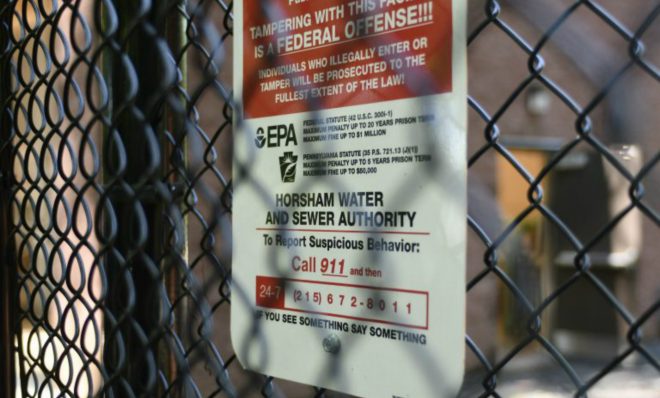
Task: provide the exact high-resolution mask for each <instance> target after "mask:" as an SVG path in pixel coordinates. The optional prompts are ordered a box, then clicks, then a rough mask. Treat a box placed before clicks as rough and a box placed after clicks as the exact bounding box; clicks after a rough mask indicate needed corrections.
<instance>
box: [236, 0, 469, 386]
mask: <svg viewBox="0 0 660 398" xmlns="http://www.w3.org/2000/svg"><path fill="white" fill-rule="evenodd" d="M235 7H236V10H235V11H236V14H235V15H236V17H235V21H236V29H235V35H236V40H237V41H238V43H240V44H239V45H238V46H237V49H238V53H237V54H236V55H235V57H234V63H235V65H234V71H235V74H234V92H235V94H236V96H237V98H235V100H236V101H237V102H238V103H242V104H244V108H243V109H242V111H241V112H242V113H240V114H239V115H238V118H237V120H236V129H237V132H238V134H236V136H235V137H236V138H235V140H234V145H235V151H234V153H235V164H236V165H237V166H238V165H243V166H244V165H248V167H249V172H248V173H245V174H239V175H237V176H236V177H235V180H234V183H235V190H234V199H235V200H234V208H233V215H234V224H233V225H234V251H233V261H234V264H233V268H232V273H233V280H234V282H235V286H238V287H240V288H242V289H244V290H243V291H242V294H237V295H235V296H234V300H233V301H232V318H231V319H232V324H231V330H232V342H233V344H234V348H235V351H236V354H237V357H238V359H239V361H240V362H241V364H242V365H243V366H244V367H246V368H249V369H251V370H254V371H257V372H262V373H264V374H268V375H270V376H275V377H280V378H284V379H288V380H293V381H297V382H302V383H307V384H310V385H315V386H321V387H324V388H328V389H332V390H337V391H342V392H346V393H350V394H354V395H359V396H369V397H371V396H398V397H438V396H441V397H442V396H452V395H455V393H456V392H457V391H458V389H459V387H460V384H461V381H462V377H463V369H462V364H463V359H464V358H463V355H464V353H463V338H464V332H465V330H464V316H465V315H464V307H465V297H464V296H465V293H464V289H463V286H465V283H464V282H465V281H464V278H465V243H466V226H465V217H466V188H465V187H466V165H465V161H464V159H465V152H466V148H465V147H466V119H467V117H466V113H467V109H466V107H467V105H466V103H467V101H466V97H467V95H466V65H465V52H466V49H465V46H466V44H465V43H466V37H465V19H466V16H465V13H466V9H465V2H462V1H453V0H409V1H394V0H355V1H337V0H321V1H293V0H274V1H269V2H262V1H259V0H246V1H244V2H239V3H236V4H235ZM256 187H259V188H258V189H255V188H256ZM403 197H405V198H414V200H401V198H403ZM374 358H379V359H380V360H379V361H374V360H373V359H374ZM329 369H335V370H336V371H329Z"/></svg>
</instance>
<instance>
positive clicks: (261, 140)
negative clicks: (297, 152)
mask: <svg viewBox="0 0 660 398" xmlns="http://www.w3.org/2000/svg"><path fill="white" fill-rule="evenodd" d="M254 144H255V145H256V146H257V148H264V147H267V148H279V147H281V146H289V145H298V140H297V139H296V131H295V130H294V128H293V123H291V124H288V125H287V124H280V125H276V126H268V127H266V128H263V127H259V128H258V129H257V137H256V138H255V139H254Z"/></svg>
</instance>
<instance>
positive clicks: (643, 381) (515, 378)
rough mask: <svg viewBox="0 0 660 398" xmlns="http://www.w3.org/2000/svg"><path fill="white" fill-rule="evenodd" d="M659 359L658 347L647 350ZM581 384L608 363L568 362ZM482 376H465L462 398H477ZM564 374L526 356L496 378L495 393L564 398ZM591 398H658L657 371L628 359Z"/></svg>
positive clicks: (510, 397) (567, 389) (567, 385)
mask: <svg viewBox="0 0 660 398" xmlns="http://www.w3.org/2000/svg"><path fill="white" fill-rule="evenodd" d="M649 348H650V349H651V351H652V354H653V355H654V357H655V358H656V360H658V359H660V343H656V344H653V345H652V346H650V347H649ZM567 359H568V360H569V362H570V363H571V365H572V366H573V367H574V369H575V371H576V372H577V374H578V375H579V376H580V378H581V379H582V380H583V381H585V382H586V381H587V380H589V379H591V377H593V376H594V375H595V374H597V373H598V372H599V371H600V370H601V369H603V367H605V366H606V365H607V363H608V361H607V360H606V359H589V358H584V357H582V358H580V357H569V358H567ZM483 378H484V373H483V372H475V373H470V374H468V375H466V378H465V383H464V387H463V391H462V393H461V395H460V397H461V398H468V397H469V398H474V397H478V396H480V395H481V394H482V393H483V392H484V389H483V387H481V381H482V380H483ZM575 390H576V388H575V386H574V385H573V383H572V382H571V380H570V379H569V377H568V376H567V375H566V373H565V372H564V371H563V370H562V369H561V367H559V365H557V363H556V362H555V361H554V360H553V359H552V358H550V357H549V356H548V355H542V354H529V355H525V356H521V357H520V358H514V360H512V361H511V362H510V363H509V364H507V366H506V367H505V368H504V370H503V371H502V372H501V373H500V374H499V375H498V378H497V389H496V391H497V393H498V394H499V395H500V396H501V397H506V398H563V397H572V396H574V394H575ZM588 397H590V398H660V370H659V369H656V368H655V367H654V366H652V365H651V364H650V363H649V362H648V361H646V360H644V358H643V357H641V356H640V355H637V354H635V355H633V356H631V357H629V358H627V359H626V360H625V361H624V362H623V363H622V364H620V365H619V366H617V367H616V368H614V369H613V370H612V371H611V372H610V373H609V374H607V375H606V376H605V377H603V378H602V379H600V381H599V382H598V383H596V384H595V385H594V386H593V387H592V388H591V389H590V390H589V391H588Z"/></svg>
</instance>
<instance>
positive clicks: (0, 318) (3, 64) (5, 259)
mask: <svg viewBox="0 0 660 398" xmlns="http://www.w3.org/2000/svg"><path fill="white" fill-rule="evenodd" d="M11 15H12V14H11V6H10V5H7V6H3V7H2V8H0V369H1V374H0V395H2V396H4V397H7V398H9V397H13V396H14V394H15V388H16V379H15V376H16V372H15V366H16V363H15V359H14V358H15V357H14V348H15V342H14V337H15V333H14V332H15V327H16V306H17V303H18V297H17V290H16V281H17V276H16V272H17V271H16V262H15V261H14V260H13V259H14V250H13V242H12V241H11V235H10V228H11V195H12V189H11V185H10V182H11V174H12V142H11V141H12V133H11V131H12V116H11V114H10V109H11V108H10V107H9V106H8V102H9V97H10V87H11V75H10V74H9V71H10V68H9V63H10V52H9V46H10V35H11V26H12V25H11Z"/></svg>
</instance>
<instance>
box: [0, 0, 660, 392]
mask: <svg viewBox="0 0 660 398" xmlns="http://www.w3.org/2000/svg"><path fill="white" fill-rule="evenodd" d="M620 3H621V2H616V1H607V2H606V1H604V0H603V1H601V2H597V1H568V0H566V1H538V2H528V1H523V0H510V1H504V0H502V1H494V0H489V1H481V2H479V1H471V2H470V5H469V9H470V10H469V11H470V14H469V15H470V17H469V20H470V24H469V29H470V32H471V33H470V35H469V40H468V45H469V47H468V50H469V60H468V61H469V76H470V93H469V98H468V99H467V101H468V102H469V107H470V113H471V114H470V128H469V132H468V143H469V148H470V153H469V159H468V160H467V162H468V165H469V174H470V175H469V185H470V189H469V196H470V201H469V213H470V215H469V217H468V220H467V223H468V224H469V235H470V236H469V249H468V252H469V253H468V259H469V264H468V281H469V282H468V284H467V287H466V289H467V301H468V318H467V319H468V325H467V328H468V335H467V336H466V350H467V357H468V358H467V360H468V368H469V370H470V372H469V373H468V376H467V377H466V379H465V383H464V386H463V392H462V395H463V396H482V397H499V396H503V395H502V394H504V393H503V392H502V391H503V390H502V378H503V375H505V374H506V372H507V370H508V369H509V368H510V367H512V366H513V365H512V364H513V363H514V362H516V360H517V359H519V358H522V357H528V356H529V355H530V353H531V354H539V353H540V354H541V355H544V356H546V357H548V358H550V363H551V368H552V369H553V370H552V372H555V373H556V374H558V375H559V376H558V379H557V387H558V388H559V389H560V391H563V392H564V393H566V394H572V395H575V396H587V394H589V393H590V392H591V391H593V390H594V389H597V387H598V386H599V383H601V382H602V381H603V379H605V378H607V376H608V375H610V374H611V373H613V372H615V371H616V370H617V369H618V368H620V367H621V366H624V365H623V364H624V363H625V362H626V361H628V360H630V359H631V358H633V357H634V358H636V360H638V361H641V362H642V363H644V364H646V365H648V366H650V367H651V368H652V370H653V372H652V376H651V377H654V378H658V376H660V355H659V353H658V351H657V350H655V351H654V348H653V346H652V343H653V341H655V340H657V338H658V323H659V322H658V317H659V313H660V290H658V286H659V284H658V281H659V279H658V277H657V275H656V274H658V272H657V270H658V265H657V258H658V257H657V256H658V255H659V254H660V253H658V251H657V248H656V247H655V246H657V245H656V244H655V242H657V239H658V238H659V237H660V235H659V234H658V225H659V224H660V218H659V215H658V211H657V209H658V206H659V205H660V201H659V199H660V190H659V186H660V184H658V182H659V180H660V174H659V170H660V168H659V167H658V162H659V160H660V152H659V146H658V137H659V135H658V133H657V125H658V122H660V120H659V119H658V112H657V108H658V105H659V104H660V96H659V91H658V90H657V87H658V86H657V85H658V81H659V80H660V74H659V70H658V67H657V65H658V63H659V62H660V46H659V45H658V43H660V41H659V40H658V39H659V38H660V28H659V27H658V25H659V24H658V19H659V18H658V16H659V15H660V4H658V2H657V1H639V2H634V3H635V4H634V5H633V4H632V3H630V2H626V3H627V4H625V5H621V4H620ZM268 4H269V3H268V2H267V1H264V4H263V7H264V9H268V8H269V5H268ZM232 27H233V14H232V3H231V2H230V1H222V0H213V1H211V0H185V1H183V0H179V1H172V0H163V1H148V0H139V1H136V0H90V1H81V0H77V1H74V0H72V1H57V0H20V1H19V0H9V1H5V2H3V3H2V4H1V5H0V172H1V174H0V181H1V182H2V185H1V186H2V188H1V189H0V206H1V208H0V210H1V214H0V248H1V249H2V261H1V266H2V287H1V290H0V295H1V298H0V300H1V302H0V304H1V305H2V321H1V324H2V333H1V335H2V342H1V343H2V347H1V350H2V351H1V354H2V361H3V365H4V366H3V369H4V372H3V373H2V375H1V376H0V377H2V383H0V385H2V386H3V387H2V389H3V393H4V396H7V397H10V396H20V397H92V396H104V397H138V396H140V397H152V396H172V397H178V396H181V397H216V396H217V397H221V396H228V397H247V396H266V397H279V396H300V397H302V396H310V397H311V396H315V397H322V396H339V394H337V393H333V392H330V391H325V390H323V389H321V388H315V387H310V386H303V385H299V384H295V383H291V382H286V381H281V380H276V379H273V378H270V377H266V376H261V375H258V374H254V373H251V372H247V371H244V370H242V369H241V366H240V364H239V363H238V361H237V360H236V359H235V355H234V353H233V350H232V347H231V344H230V339H229V308H230V306H231V298H232V294H231V292H232V290H234V291H236V289H237V288H240V287H237V286H232V283H231V258H232V251H231V246H232V240H231V222H232V220H231V208H232V184H231V181H232V177H231V176H232V164H231V163H232V115H233V109H234V107H235V104H234V103H232V90H231V78H232V67H231V65H232V63H231V60H232V53H233V46H234V43H233V42H232V38H233V31H232ZM273 62H277V60H273ZM521 137H522V138H521ZM548 137H550V138H552V139H550V140H549V139H548ZM530 154H531V155H530ZM530 159H531V160H530ZM539 159H541V160H539ZM590 164H596V165H600V166H597V167H596V166H594V167H596V169H598V170H601V171H600V173H601V174H598V175H601V177H602V175H605V177H602V178H603V179H604V180H607V181H610V185H608V187H609V188H608V189H609V190H608V189H605V190H598V189H596V188H594V187H598V185H590V181H591V182H593V181H594V179H597V176H598V175H596V176H595V175H594V174H588V173H586V172H585V173H583V174H580V173H578V172H576V170H587V169H588V167H587V166H585V165H590ZM599 167H600V168H599ZM239 168H240V170H233V171H234V172H241V173H249V170H250V165H249V164H245V165H239ZM571 173H573V174H571ZM571 176H572V177H571ZM608 176H609V177H608ZM571 178H573V179H571ZM612 181H615V182H616V184H614V183H612ZM571 184H572V185H571ZM605 185H607V184H605ZM615 185H616V187H619V188H617V189H618V191H617V192H619V194H618V196H617V194H612V191H613V190H614V189H615V188H616V187H615ZM569 187H570V188H569ZM613 187H614V188H613ZM613 198H614V199H613ZM617 198H618V199H617ZM597 207H603V208H604V210H603V214H605V215H604V216H603V217H602V218H600V219H598V220H596V221H594V222H591V221H592V220H593V218H592V215H591V213H589V211H590V210H592V209H594V208H597ZM629 225H630V226H629ZM640 234H643V235H644V240H645V244H641V243H640V242H641V241H642V238H641V237H640V236H638V235H640ZM539 242H545V243H543V244H539ZM617 245H623V246H625V248H630V247H632V248H633V250H632V251H633V252H634V253H633V254H632V255H631V256H632V257H631V259H628V258H626V259H619V260H617V258H618V257H616V256H615V257H613V256H612V255H611V254H612V253H615V252H616V250H614V249H613V248H616V247H617ZM602 247H606V248H609V249H602ZM601 249H602V250H601ZM610 249H611V250H610ZM608 250H609V252H608ZM635 250H636V251H635ZM624 251H625V250H624ZM603 252H606V253H610V255H609V256H607V255H606V256H605V257H606V258H605V259H604V260H603V259H601V257H602V256H601V253H603ZM549 253H552V255H550V254H549ZM555 255H556V256H555ZM521 258H523V259H522V260H521ZM628 260H630V261H629V262H631V263H634V265H633V266H630V267H629V266H627V265H625V264H624V263H626V261H628ZM617 261H618V262H617ZM521 264H522V265H521ZM535 264H536V265H535ZM539 264H540V265H539ZM544 264H545V265H544ZM603 264H604V265H603ZM608 264H609V265H608ZM612 264H613V265H612ZM617 264H618V265H617ZM622 264H623V265H622ZM621 275H623V276H621ZM621 280H623V281H624V282H625V281H626V280H628V281H632V282H630V283H629V285H628V287H627V288H626V287H625V286H624V287H621V286H620V285H621V284H622V282H621ZM623 284H624V285H625V283H623ZM585 292H590V293H589V294H591V296H589V297H596V299H594V300H595V301H589V300H587V299H586V297H587V296H586V293H585ZM576 294H577V296H575V295H576ZM571 295H573V296H574V300H573V301H570V300H568V297H570V296H571ZM562 300H564V302H562ZM599 311H609V312H610V313H611V315H609V316H610V317H611V320H612V322H613V325H614V326H613V330H614V331H613V334H614V335H616V336H619V338H618V340H617V342H616V343H615V344H614V346H613V348H612V347H610V348H611V350H612V351H611V353H609V352H610V351H607V350H605V352H607V353H609V354H607V355H606V356H605V358H604V359H603V360H601V361H599V362H598V364H597V366H596V368H597V369H596V370H595V371H588V372H585V371H583V370H582V369H581V368H580V367H579V366H578V365H577V364H576V362H575V361H574V360H573V357H572V356H571V355H570V353H569V352H570V351H571V350H570V349H569V348H566V344H562V343H561V339H560V338H559V337H558V334H557V333H555V332H556V331H557V330H559V329H562V328H563V329H571V328H574V329H575V328H576V327H575V324H576V322H577V323H578V324H579V321H580V318H582V319H595V318H596V317H597V315H594V314H596V313H597V312H599ZM562 314H568V315H567V317H568V318H567V319H565V318H566V316H563V315H562ZM571 314H573V315H571ZM571 316H573V318H577V319H571ZM592 317H593V318H592ZM589 322H590V321H587V323H589ZM594 322H596V321H594ZM578 326H579V325H578ZM577 328H578V329H579V327H577ZM292 349H293V347H292ZM420 366H423V364H422V363H421V362H420ZM538 377H543V376H542V375H539V376H538ZM504 378H506V376H505V377H504ZM656 386H657V384H656ZM530 392H531V390H530ZM655 394H656V395H649V396H658V395H657V394H660V391H658V390H655Z"/></svg>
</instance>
